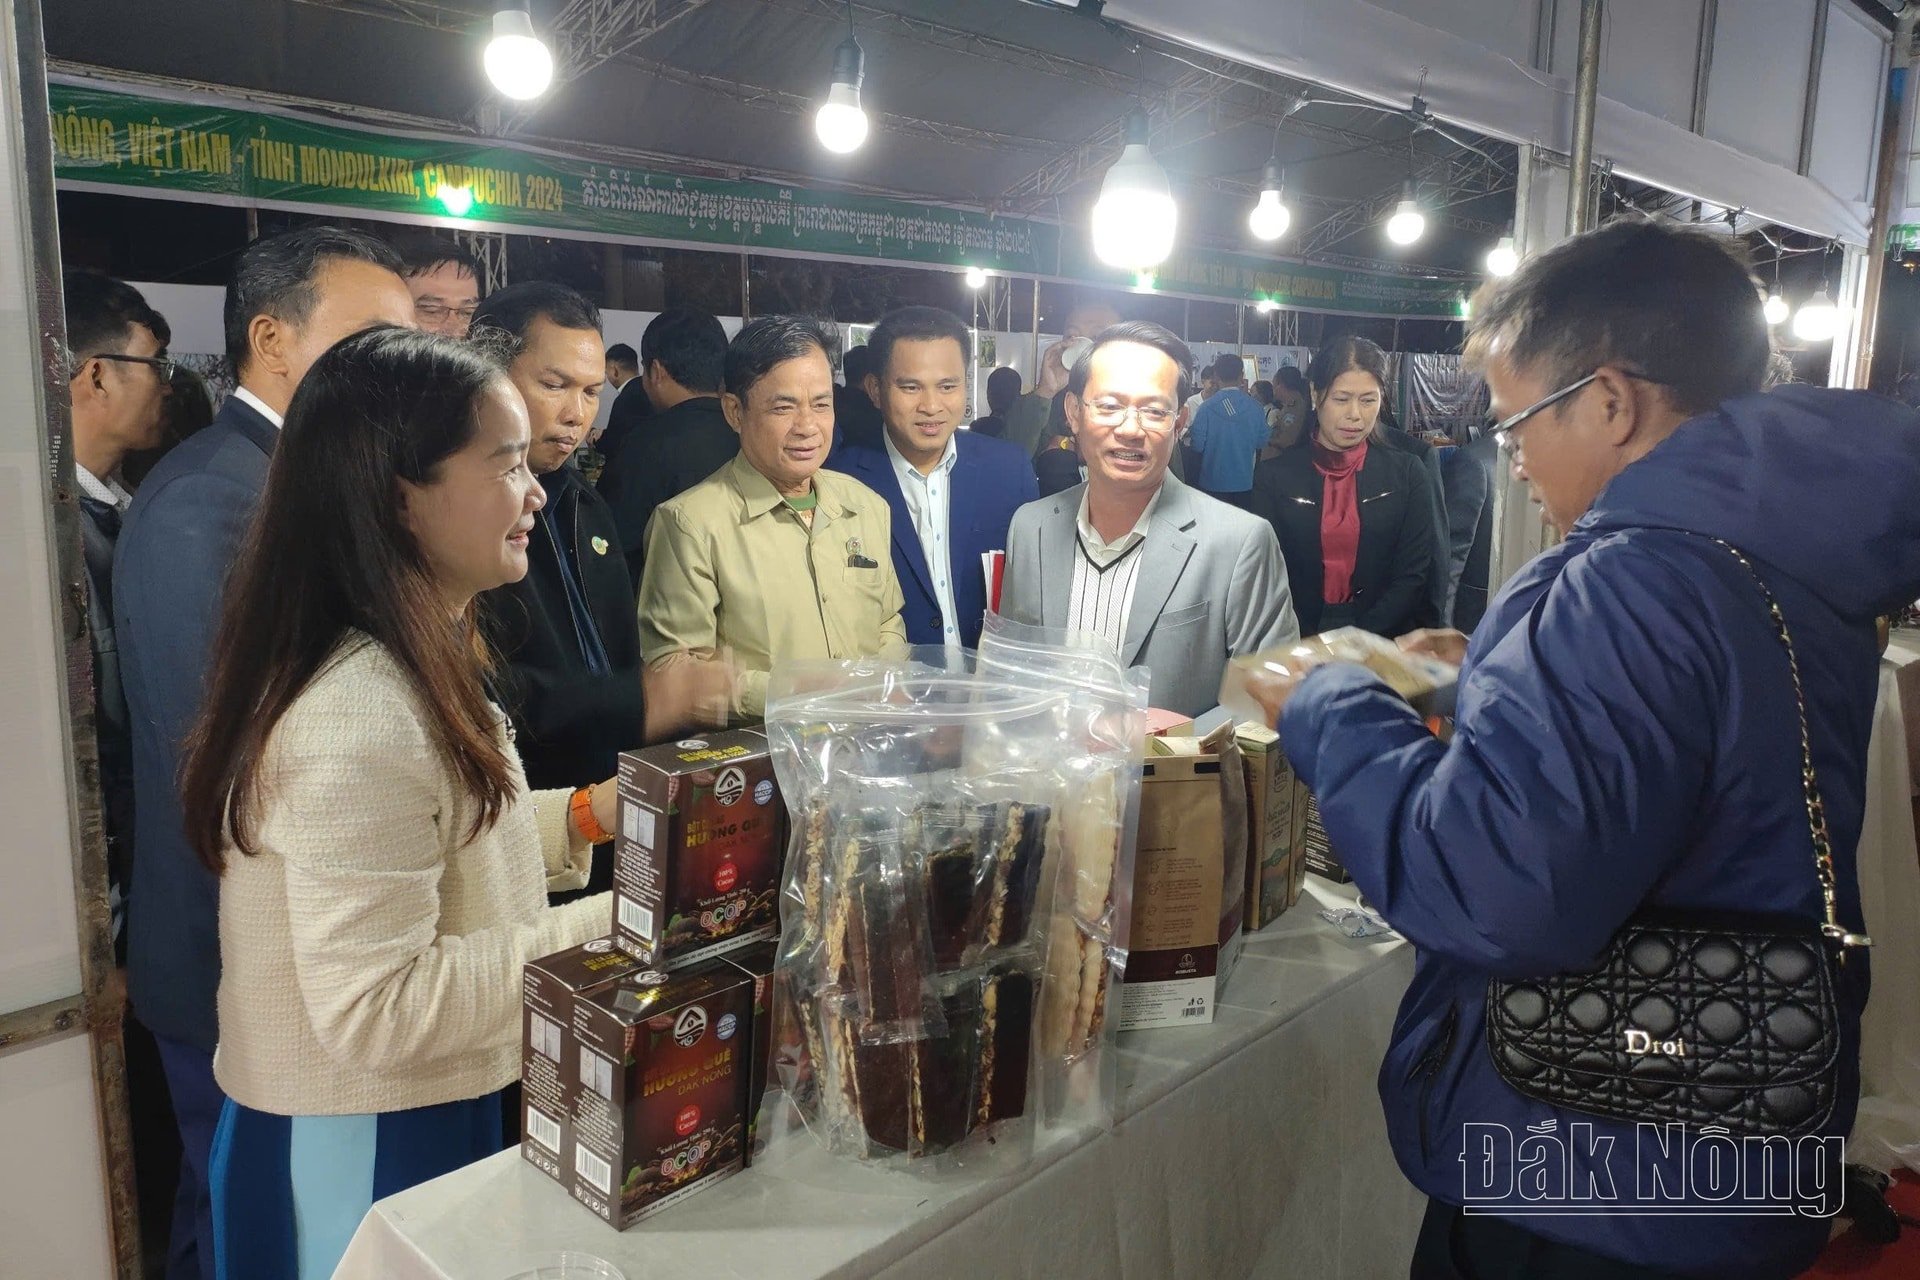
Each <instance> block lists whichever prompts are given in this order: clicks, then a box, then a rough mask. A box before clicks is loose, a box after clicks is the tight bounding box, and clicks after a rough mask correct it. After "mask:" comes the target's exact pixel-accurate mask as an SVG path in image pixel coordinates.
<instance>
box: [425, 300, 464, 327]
mask: <svg viewBox="0 0 1920 1280" xmlns="http://www.w3.org/2000/svg"><path fill="white" fill-rule="evenodd" d="M479 311H480V304H479V303H477V302H476V303H475V304H474V305H472V306H470V307H450V306H448V305H447V304H446V303H444V302H416V303H414V304H413V314H414V318H415V319H418V320H421V321H423V322H425V323H427V324H439V323H440V322H442V321H443V320H445V319H446V318H447V317H448V316H458V317H460V319H461V320H462V321H463V322H465V323H467V324H472V323H473V317H474V316H475V315H477V314H478V313H479Z"/></svg>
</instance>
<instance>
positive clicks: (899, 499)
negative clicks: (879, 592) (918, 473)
mask: <svg viewBox="0 0 1920 1280" xmlns="http://www.w3.org/2000/svg"><path fill="white" fill-rule="evenodd" d="M859 466H860V471H861V475H860V477H859V478H860V480H861V482H862V483H864V484H865V485H866V486H867V487H868V488H869V489H872V490H873V491H874V492H875V493H878V494H879V495H880V496H881V497H883V498H885V499H886V500H887V507H888V509H889V510H891V511H892V512H893V544H894V546H896V547H898V548H899V549H900V551H901V559H903V560H905V561H906V562H907V568H908V569H910V570H911V571H912V573H913V577H914V580H915V581H916V582H918V583H919V584H920V589H921V590H922V591H924V592H926V593H927V598H928V599H930V600H931V599H937V598H938V597H936V596H935V595H934V594H933V575H932V574H931V573H929V572H928V571H927V552H926V548H924V547H922V546H921V545H920V531H919V530H918V529H916V528H915V527H914V524H913V512H911V511H909V510H907V495H906V494H904V493H902V492H901V491H900V477H899V476H897V475H895V474H894V470H893V458H892V456H891V455H889V454H888V453H887V452H886V451H885V450H884V449H883V450H881V451H879V452H878V453H876V452H874V451H873V450H865V451H863V454H862V456H861V457H860V459H859Z"/></svg>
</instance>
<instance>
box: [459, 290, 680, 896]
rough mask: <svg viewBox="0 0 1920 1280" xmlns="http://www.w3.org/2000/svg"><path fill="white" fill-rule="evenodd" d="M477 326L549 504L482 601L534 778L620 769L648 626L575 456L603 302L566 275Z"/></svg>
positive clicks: (593, 378)
mask: <svg viewBox="0 0 1920 1280" xmlns="http://www.w3.org/2000/svg"><path fill="white" fill-rule="evenodd" d="M473 329H474V333H475V334H476V335H480V334H482V332H483V331H485V330H497V331H500V332H503V333H505V334H506V335H507V337H508V339H510V340H511V344H512V350H513V353H514V354H513V360H512V363H511V364H510V365H509V366H508V370H507V373H508V376H509V377H510V378H511V379H512V380H513V385H514V386H515V387H516V388H517V389H518V390H519V392H520V395H521V397H522V398H523V399H524V400H525V401H526V402H527V416H528V418H529V419H530V421H531V422H532V424H533V443H532V445H531V447H530V448H529V449H528V450H527V466H528V467H529V468H531V469H532V471H533V472H534V474H535V475H537V476H539V478H540V484H541V487H542V488H543V489H545V490H546V495H547V503H546V506H544V507H542V508H541V510H540V515H539V519H538V520H537V521H535V523H534V526H533V536H532V541H531V542H530V543H529V545H528V547H527V576H526V577H525V578H522V579H521V580H520V581H519V582H515V583H510V584H508V585H507V586H504V587H501V588H500V589H499V590H497V591H492V592H488V593H487V594H486V595H485V596H484V597H482V609H483V622H484V625H485V626H486V628H487V634H488V638H489V639H490V640H491V641H492V642H493V644H494V646H495V649H496V650H497V651H498V653H499V654H500V656H501V659H502V662H503V670H502V673H501V674H502V677H503V679H502V684H503V686H504V688H503V693H504V694H505V698H506V703H507V709H508V712H509V714H510V715H511V716H512V718H513V725H514V729H515V730H516V732H517V734H518V742H517V743H516V745H517V746H518V748H519V751H520V759H521V761H522V762H523V763H524V764H525V766H526V770H527V784H528V785H529V786H530V787H535V788H540V787H577V786H582V785H585V784H587V783H590V782H594V781H597V780H598V779H601V778H605V777H608V776H609V775H611V774H612V773H613V771H614V767H615V763H616V760H617V757H618V756H619V754H620V752H622V751H626V750H630V749H632V748H634V747H637V746H639V745H640V744H641V741H642V738H643V735H644V726H643V723H642V720H643V714H642V702H641V693H640V625H639V617H638V615H637V614H636V613H635V612H634V607H633V587H632V584H631V583H630V582H629V581H628V578H627V562H626V558H625V557H624V556H623V555H622V554H621V551H620V541H619V539H620V532H619V529H618V527H617V526H616V525H615V524H614V520H613V513H612V512H611V511H609V510H608V509H607V504H606V503H605V502H604V501H602V499H601V497H600V495H599V494H597V493H595V492H594V491H593V489H592V488H590V487H589V486H588V485H587V483H586V482H585V481H584V480H582V479H581V478H580V473H579V472H578V471H576V470H574V469H573V468H572V467H569V466H567V465H566V461H567V458H568V456H569V455H570V454H572V453H573V451H574V450H575V449H577V448H579V447H580V445H581V443H582V442H584V441H585V440H586V437H587V431H588V428H590V427H591V426H592V425H593V418H594V413H595V411H596V410H597V409H598V407H599V400H600V387H601V384H602V383H604V382H605V381H606V374H607V370H606V345H605V343H604V341H603V340H602V339H601V336H600V311H599V308H597V307H595V306H594V305H593V304H592V303H591V302H589V301H587V300H586V299H585V298H583V297H581V296H580V295H579V294H578V293H575V292H574V291H573V290H572V289H569V288H567V287H565V286H564V285H557V284H546V283H531V284H518V285H511V286H509V287H507V288H505V289H501V290H498V291H496V292H495V293H493V294H492V295H490V296H489V297H488V298H487V300H486V301H485V302H483V303H481V304H480V310H479V312H478V314H476V315H475V316H474V318H473ZM612 876H613V868H612V846H611V845H606V846H602V847H601V848H598V849H596V850H595V851H594V860H593V876H592V880H591V882H590V883H589V885H588V888H587V892H590V893H592V892H598V891H600V890H602V889H605V888H607V887H609V886H610V885H611V884H612Z"/></svg>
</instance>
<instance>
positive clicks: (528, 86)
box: [482, 5, 553, 102]
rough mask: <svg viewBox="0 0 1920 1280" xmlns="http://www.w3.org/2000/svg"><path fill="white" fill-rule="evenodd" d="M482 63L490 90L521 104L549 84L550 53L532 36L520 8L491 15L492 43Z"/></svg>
mask: <svg viewBox="0 0 1920 1280" xmlns="http://www.w3.org/2000/svg"><path fill="white" fill-rule="evenodd" d="M482 62H483V63H484V65H485V66H486V68H487V79H489V80H491V81H493V87H494V88H496V89H498V90H499V91H500V92H501V93H503V94H505V95H506V96H507V97H509V98H514V99H517V100H519V101H521V102H525V101H527V100H528V99H530V98H537V97H539V96H540V95H541V94H543V93H545V92H546V91H547V87H548V86H549V85H551V84H552V83H553V51H552V50H551V49H549V48H547V45H546V42H545V41H544V40H542V39H541V38H540V37H539V36H536V35H535V34H533V19H532V18H531V17H529V16H528V15H527V10H526V7H525V6H524V5H521V6H517V7H515V8H512V9H502V10H500V11H499V12H498V13H496V14H494V15H493V39H491V40H489V41H487V51H486V54H485V55H484V57H483V58H482Z"/></svg>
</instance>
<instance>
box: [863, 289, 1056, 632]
mask: <svg viewBox="0 0 1920 1280" xmlns="http://www.w3.org/2000/svg"><path fill="white" fill-rule="evenodd" d="M867 351H868V353H869V354H870V357H871V359H872V362H873V363H872V372H870V373H869V374H868V375H867V380H866V394H867V395H868V396H869V397H871V399H872V401H873V403H874V404H875V405H877V406H878V407H879V410H880V419H881V423H882V425H883V427H884V428H885V435H884V436H883V437H882V439H881V442H880V444H881V447H880V448H878V449H869V448H863V447H861V446H858V445H854V446H849V447H848V448H846V449H842V450H839V451H838V452H836V453H834V454H832V455H831V456H829V457H828V459H827V465H828V466H830V467H832V468H834V469H835V470H837V471H843V472H845V473H846V474H847V475H850V476H852V477H853V478H854V479H856V480H858V481H860V482H861V483H862V484H864V485H866V486H867V487H868V488H869V489H872V490H873V491H874V492H875V493H878V494H879V495H880V496H881V497H883V498H885V499H886V500H887V505H888V507H890V508H892V511H893V569H894V573H895V574H896V575H897V576H898V577H899V579H900V589H901V592H902V593H903V594H904V595H905V597H906V604H905V606H904V607H903V608H902V609H901V611H900V616H901V619H902V621H904V622H905V623H906V626H907V640H908V642H909V643H911V644H917V645H920V644H924V645H958V646H962V647H964V648H969V649H971V648H973V647H974V646H976V645H978V644H979V643H980V624H981V621H982V620H983V619H984V618H985V616H986V611H987V588H986V573H985V570H984V568H983V565H982V560H981V556H982V555H983V554H984V553H986V552H989V551H1005V550H1006V547H1007V527H1008V526H1009V525H1011V524H1012V523H1013V513H1014V512H1015V511H1018V510H1019V509H1020V507H1021V506H1022V505H1024V504H1025V503H1028V502H1032V501H1033V500H1034V499H1036V498H1038V497H1039V496H1040V490H1039V485H1038V483H1037V482H1036V480H1035V479H1034V474H1033V465H1032V463H1030V462H1029V461H1028V459H1027V456H1026V454H1025V453H1023V452H1022V451H1021V450H1020V448H1019V447H1018V446H1017V445H1013V444H1009V443H1008V442H1006V441H1005V440H996V439H993V438H992V437H990V436H980V435H975V434H974V433H973V432H971V431H961V430H960V429H959V428H960V424H961V423H962V422H963V421H964V420H965V417H966V411H967V371H968V368H969V366H970V364H971V361H972V358H973V356H972V343H971V341H970V335H969V334H968V332H967V326H966V325H965V324H963V323H961V321H960V317H959V316H956V315H954V314H953V313H952V312H950V311H942V310H940V309H939V308H937V307H902V308H901V309H900V310H898V311H894V312H892V313H890V314H889V315H887V316H886V317H884V318H883V319H882V320H881V321H880V323H879V324H878V325H876V326H875V327H874V330H873V335H872V336H871V337H869V338H868V339H867Z"/></svg>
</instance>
